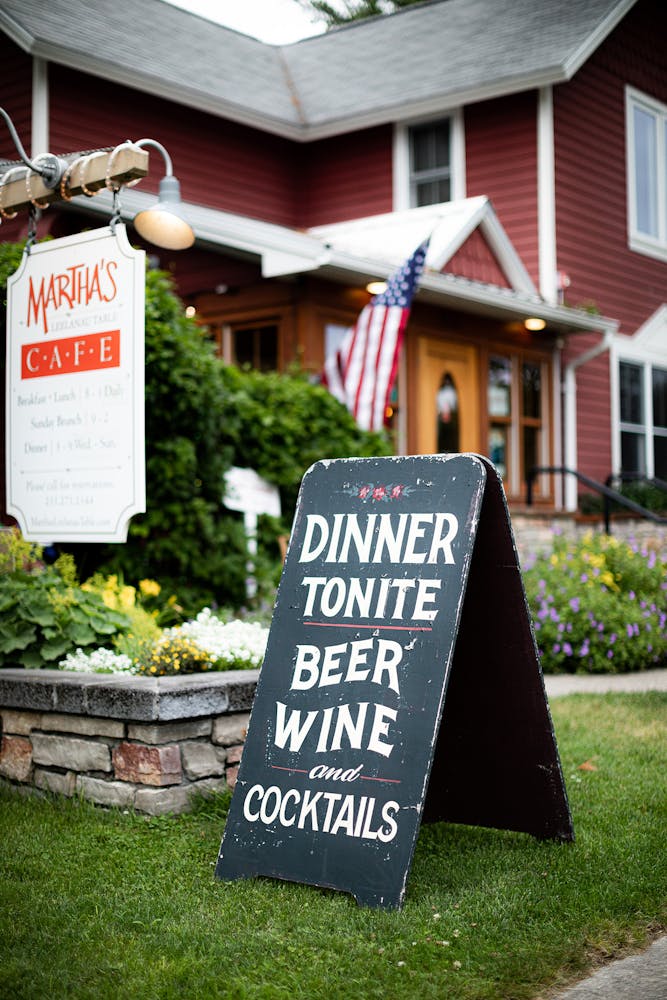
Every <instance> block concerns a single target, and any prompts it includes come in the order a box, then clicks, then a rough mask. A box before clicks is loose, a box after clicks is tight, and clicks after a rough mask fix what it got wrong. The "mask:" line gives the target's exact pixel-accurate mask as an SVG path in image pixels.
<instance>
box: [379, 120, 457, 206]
mask: <svg viewBox="0 0 667 1000" xmlns="http://www.w3.org/2000/svg"><path fill="white" fill-rule="evenodd" d="M443 118H449V120H450V123H451V132H450V143H451V174H450V183H451V188H450V191H451V200H452V201H458V200H459V199H461V198H465V197H466V157H465V127H464V120H463V108H457V109H456V110H454V111H444V112H442V113H441V114H438V115H430V116H429V117H428V118H419V119H415V120H414V121H409V122H402V123H401V124H400V125H396V126H395V128H394V148H393V202H394V211H395V212H405V211H406V210H407V209H409V208H411V207H413V206H411V205H410V142H409V130H410V129H411V128H413V127H414V126H415V125H428V124H429V122H437V121H442V119H443Z"/></svg>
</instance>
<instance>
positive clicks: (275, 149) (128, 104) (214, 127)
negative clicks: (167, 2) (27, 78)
mask: <svg viewBox="0 0 667 1000" xmlns="http://www.w3.org/2000/svg"><path fill="white" fill-rule="evenodd" d="M50 86H51V135H52V146H53V148H54V150H55V151H61V152H66V151H71V150H77V149H87V148H95V147H98V146H106V145H110V144H111V145H113V144H115V143H118V142H122V141H124V140H125V139H128V138H130V139H140V138H145V137H149V138H152V139H156V140H157V141H158V142H161V143H162V144H163V145H164V146H165V147H166V148H167V150H168V151H169V154H170V156H171V158H172V160H173V163H174V173H175V174H176V176H177V177H178V178H179V180H180V182H181V193H182V196H183V199H184V200H185V201H191V202H194V203H196V204H207V205H210V206H211V207H213V208H218V209H221V210H223V211H227V212H236V213H238V214H241V215H248V216H250V217H252V218H258V219H264V220H265V221H267V222H274V223H278V224H280V225H285V226H293V225H294V224H295V219H296V217H297V205H298V197H299V194H300V189H301V177H300V165H299V156H298V152H299V150H298V147H297V145H296V144H295V143H291V142H289V141H288V140H285V139H281V138H279V137H276V136H272V135H268V134H267V133H264V132H259V131H257V130H255V129H250V128H247V127H245V126H242V125H237V124H235V123H233V122H226V121H223V120H222V119H220V118H216V117H214V116H211V115H208V114H205V113H204V112H198V111H195V110H192V109H190V108H185V107H183V106H181V105H178V104H174V103H169V102H165V101H164V100H162V99H160V98H157V97H153V96H152V95H150V94H143V93H140V92H139V91H135V90H131V89H129V88H127V87H122V86H120V85H118V84H115V83H113V82H109V81H106V80H100V79H97V78H95V77H88V76H86V75H85V74H81V73H77V72H74V71H72V70H69V69H65V68H64V67H61V66H53V65H52V66H51V67H50ZM149 152H150V153H151V163H152V166H151V172H150V174H149V176H148V177H147V178H146V179H145V180H144V181H142V190H145V191H155V190H157V185H158V182H159V180H160V178H161V176H162V173H161V170H162V165H163V164H162V159H161V157H160V154H159V153H154V152H152V151H150V150H149Z"/></svg>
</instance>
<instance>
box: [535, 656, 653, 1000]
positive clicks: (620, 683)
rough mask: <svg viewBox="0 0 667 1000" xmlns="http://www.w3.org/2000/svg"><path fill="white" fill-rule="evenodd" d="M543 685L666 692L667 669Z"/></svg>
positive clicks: (570, 690) (554, 677)
mask: <svg viewBox="0 0 667 1000" xmlns="http://www.w3.org/2000/svg"><path fill="white" fill-rule="evenodd" d="M544 683H545V685H546V689H547V695H548V696H549V697H550V698H556V697H558V695H560V694H576V693H579V694H606V693H607V692H608V691H628V692H632V691H667V668H663V669H662V670H642V671H638V672H637V673H634V674H545V676H544ZM665 1000H667V997H666V998H665Z"/></svg>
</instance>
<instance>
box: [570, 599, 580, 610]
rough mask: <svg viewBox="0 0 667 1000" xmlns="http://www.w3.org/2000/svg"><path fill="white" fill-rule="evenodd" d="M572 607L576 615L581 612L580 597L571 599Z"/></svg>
mask: <svg viewBox="0 0 667 1000" xmlns="http://www.w3.org/2000/svg"><path fill="white" fill-rule="evenodd" d="M570 607H571V608H572V610H573V611H574V613H575V614H576V613H577V612H578V611H579V598H578V597H572V598H570Z"/></svg>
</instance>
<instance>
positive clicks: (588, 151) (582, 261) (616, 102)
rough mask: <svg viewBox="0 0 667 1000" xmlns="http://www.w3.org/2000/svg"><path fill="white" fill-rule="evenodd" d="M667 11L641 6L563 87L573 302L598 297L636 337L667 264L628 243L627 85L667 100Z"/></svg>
mask: <svg viewBox="0 0 667 1000" xmlns="http://www.w3.org/2000/svg"><path fill="white" fill-rule="evenodd" d="M666 34H667V7H665V5H664V3H662V2H656V0H646V2H640V3H639V4H638V5H637V6H636V7H635V8H634V9H633V10H632V11H631V12H630V13H629V14H628V16H627V17H626V18H625V20H624V21H623V22H622V23H621V25H620V26H619V27H618V28H617V29H616V30H615V31H614V32H613V33H612V34H611V36H610V37H609V38H608V39H607V41H606V42H604V43H603V45H602V46H601V47H600V49H599V50H598V51H597V52H596V53H595V54H594V55H593V56H592V58H591V59H590V60H589V61H588V62H587V63H586V64H585V65H584V66H583V67H582V69H581V70H579V72H578V73H577V74H576V76H575V77H574V78H573V79H572V80H571V81H570V82H569V83H567V84H564V85H562V86H559V87H557V88H555V91H554V121H555V133H556V204H557V212H556V227H557V248H558V268H559V269H560V270H562V271H565V272H566V273H567V274H568V275H569V277H570V280H571V285H570V287H569V288H568V290H567V292H566V301H567V303H568V304H570V305H579V304H581V303H592V304H594V305H595V307H596V308H598V309H599V310H600V312H601V313H602V314H603V315H606V316H611V317H614V318H615V319H618V320H619V321H620V324H621V327H620V329H621V331H622V332H624V333H633V332H634V331H635V330H636V329H637V327H638V326H640V325H641V323H643V322H644V321H645V320H646V319H647V318H648V316H650V315H651V314H652V313H653V312H654V311H655V309H657V308H658V306H659V305H661V304H662V303H663V302H664V301H665V299H666V297H667V292H666V288H667V264H666V263H664V262H662V261H656V260H653V259H652V258H650V257H647V256H645V255H644V254H638V253H634V252H632V251H630V250H629V249H628V234H627V215H626V204H627V203H626V163H625V85H626V84H629V85H631V86H633V87H636V88H637V89H638V90H641V91H643V92H644V93H647V94H649V95H651V96H653V97H655V98H657V99H658V100H660V101H662V102H664V103H666V104H667V63H665V58H664V51H663V46H662V44H661V42H659V39H662V38H664V37H666Z"/></svg>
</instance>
